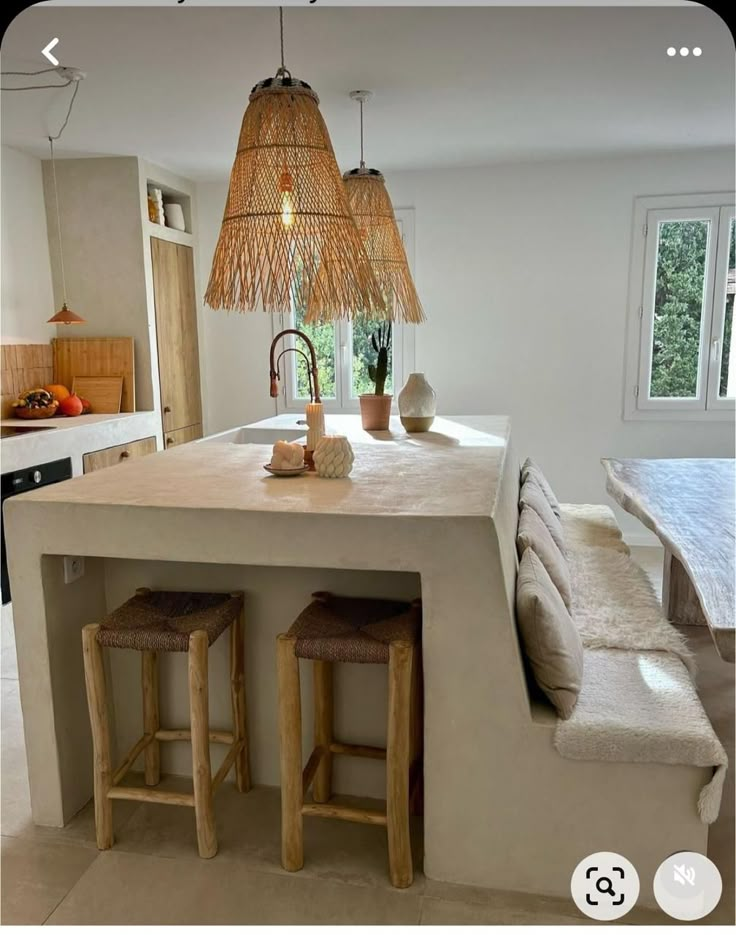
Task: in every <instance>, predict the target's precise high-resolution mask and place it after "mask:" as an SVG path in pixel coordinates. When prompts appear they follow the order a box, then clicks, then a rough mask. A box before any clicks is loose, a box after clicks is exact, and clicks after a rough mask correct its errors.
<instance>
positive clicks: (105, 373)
mask: <svg viewBox="0 0 736 935" xmlns="http://www.w3.org/2000/svg"><path fill="white" fill-rule="evenodd" d="M51 343H52V345H53V348H54V383H61V384H62V386H68V387H69V388H70V389H71V386H72V381H73V380H74V378H75V377H76V376H81V375H90V374H95V376H99V377H118V376H119V377H122V378H123V398H122V401H121V404H120V411H121V412H135V365H134V351H133V338H54V339H53V340H52V342H51Z"/></svg>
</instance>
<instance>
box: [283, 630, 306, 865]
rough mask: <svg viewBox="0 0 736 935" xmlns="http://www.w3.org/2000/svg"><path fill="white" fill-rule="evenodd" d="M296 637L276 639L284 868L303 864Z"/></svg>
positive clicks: (299, 703)
mask: <svg viewBox="0 0 736 935" xmlns="http://www.w3.org/2000/svg"><path fill="white" fill-rule="evenodd" d="M295 646H296V640H295V639H294V638H292V637H288V636H286V634H281V636H279V637H278V639H277V640H276V665H277V670H278V685H279V734H280V737H281V864H282V866H283V868H284V870H301V868H302V867H303V866H304V822H303V817H302V804H303V795H302V702H301V693H300V688H299V659H298V658H297V656H296V654H295V652H294V649H295Z"/></svg>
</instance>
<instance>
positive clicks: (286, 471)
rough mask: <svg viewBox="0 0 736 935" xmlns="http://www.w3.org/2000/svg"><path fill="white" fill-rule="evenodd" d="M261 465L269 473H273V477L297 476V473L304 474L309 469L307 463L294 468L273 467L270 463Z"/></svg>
mask: <svg viewBox="0 0 736 935" xmlns="http://www.w3.org/2000/svg"><path fill="white" fill-rule="evenodd" d="M263 467H264V469H265V470H266V471H268V473H269V474H273V475H274V476H275V477H297V476H298V475H299V474H304V472H305V471H308V470H309V465H308V464H302V466H301V467H295V468H273V467H271V465H270V464H264V465H263Z"/></svg>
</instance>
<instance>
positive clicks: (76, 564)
mask: <svg viewBox="0 0 736 935" xmlns="http://www.w3.org/2000/svg"><path fill="white" fill-rule="evenodd" d="M83 574H84V556H82V555H65V556H64V584H71V583H72V581H76V580H77V578H81V577H82V575H83Z"/></svg>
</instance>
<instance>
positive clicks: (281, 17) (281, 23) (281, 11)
mask: <svg viewBox="0 0 736 935" xmlns="http://www.w3.org/2000/svg"><path fill="white" fill-rule="evenodd" d="M279 32H280V33H281V71H282V72H284V71H286V64H285V62H284V8H283V7H282V6H280V7H279Z"/></svg>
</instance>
